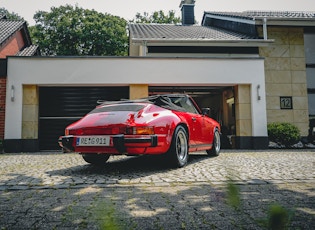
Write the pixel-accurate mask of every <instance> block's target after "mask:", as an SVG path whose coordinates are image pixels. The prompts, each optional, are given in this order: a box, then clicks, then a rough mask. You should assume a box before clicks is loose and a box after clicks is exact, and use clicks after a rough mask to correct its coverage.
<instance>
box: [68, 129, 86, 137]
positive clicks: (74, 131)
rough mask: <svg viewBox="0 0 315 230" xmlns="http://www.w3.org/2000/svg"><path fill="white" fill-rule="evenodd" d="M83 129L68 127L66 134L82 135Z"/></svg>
mask: <svg viewBox="0 0 315 230" xmlns="http://www.w3.org/2000/svg"><path fill="white" fill-rule="evenodd" d="M82 134H83V130H82V129H66V130H65V135H66V136H67V135H82Z"/></svg>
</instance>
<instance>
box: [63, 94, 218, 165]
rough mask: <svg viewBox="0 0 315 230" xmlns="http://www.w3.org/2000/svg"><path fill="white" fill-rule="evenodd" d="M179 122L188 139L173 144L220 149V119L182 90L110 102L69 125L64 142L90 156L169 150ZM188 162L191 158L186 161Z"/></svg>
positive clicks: (204, 148) (208, 149) (182, 150)
mask: <svg viewBox="0 0 315 230" xmlns="http://www.w3.org/2000/svg"><path fill="white" fill-rule="evenodd" d="M178 127H180V128H181V130H182V133H183V135H181V137H182V141H181V142H180V143H178V144H177V147H175V146H174V147H173V150H174V148H176V149H178V148H180V147H181V152H184V151H186V150H185V149H184V148H186V149H187V153H188V152H193V151H200V150H207V151H211V150H212V151H211V152H213V153H214V154H215V155H218V153H219V151H220V140H219V136H218V135H217V134H218V133H220V125H219V123H218V122H217V121H215V120H213V119H211V118H210V117H208V116H207V115H205V114H204V113H202V111H201V110H200V109H199V107H198V106H197V104H196V103H195V101H194V100H193V99H192V98H191V97H190V96H188V95H182V94H180V95H174V94H170V95H157V96H151V97H148V98H144V99H139V100H127V101H117V102H107V103H106V102H105V103H103V104H101V105H99V106H97V107H96V108H95V109H94V110H92V111H91V112H90V113H88V114H87V115H86V116H84V117H83V118H82V119H80V120H79V121H77V122H75V123H73V124H71V125H69V126H68V127H67V128H66V131H65V136H62V137H60V139H59V144H60V146H62V147H63V148H64V149H66V150H67V151H74V152H79V153H80V154H82V155H83V158H84V159H85V160H86V158H88V157H89V156H88V155H89V154H93V156H97V155H108V156H109V155H115V154H126V155H143V154H165V153H168V152H169V151H170V149H171V146H172V143H174V142H175V140H174V135H175V132H176V133H177V132H178V131H176V130H177V129H178ZM186 139H187V140H186ZM215 139H216V140H215ZM186 142H187V143H186ZM174 145H175V143H174ZM185 145H187V146H185ZM214 145H215V146H214ZM214 148H215V149H214ZM185 154H186V153H185ZM175 155H176V154H175ZM177 155H178V154H177ZM90 156H92V155H90ZM185 157H186V156H185ZM176 158H177V157H176ZM187 158H188V157H187ZM105 160H107V158H106V159H105ZM87 161H88V162H89V163H96V162H98V161H97V160H91V159H88V160H87ZM186 163H187V161H186V160H185V162H183V165H185V164H186ZM183 165H182V164H179V165H178V166H183Z"/></svg>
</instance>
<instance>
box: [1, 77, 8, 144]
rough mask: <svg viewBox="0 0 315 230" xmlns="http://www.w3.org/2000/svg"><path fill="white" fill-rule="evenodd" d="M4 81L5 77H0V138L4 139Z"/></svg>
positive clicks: (5, 80)
mask: <svg viewBox="0 0 315 230" xmlns="http://www.w3.org/2000/svg"><path fill="white" fill-rule="evenodd" d="M6 82H7V79H6V78H3V77H0V139H4V117H5V98H6Z"/></svg>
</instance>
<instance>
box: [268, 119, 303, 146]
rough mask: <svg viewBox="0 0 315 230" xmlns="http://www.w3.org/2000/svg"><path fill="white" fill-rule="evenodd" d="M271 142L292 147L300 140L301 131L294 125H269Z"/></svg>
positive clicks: (277, 123)
mask: <svg viewBox="0 0 315 230" xmlns="http://www.w3.org/2000/svg"><path fill="white" fill-rule="evenodd" d="M267 128H268V137H269V140H270V141H273V142H276V143H278V144H282V145H284V146H286V147H290V146H292V145H294V144H296V143H297V142H298V141H299V140H300V130H299V129H298V128H297V127H296V126H295V125H293V124H290V123H284V122H282V123H281V122H276V123H270V124H268V127H267Z"/></svg>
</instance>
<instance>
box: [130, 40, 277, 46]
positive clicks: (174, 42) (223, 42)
mask: <svg viewBox="0 0 315 230" xmlns="http://www.w3.org/2000/svg"><path fill="white" fill-rule="evenodd" d="M131 43H132V44H134V45H145V46H221V47H222V46H226V47H231V46H232V47H233V46H235V47H261V46H269V45H270V44H272V43H274V39H267V40H265V39H242V40H210V39H200V40H198V39H197V40H187V39H182V40H178V39H141V38H133V39H132V40H131Z"/></svg>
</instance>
